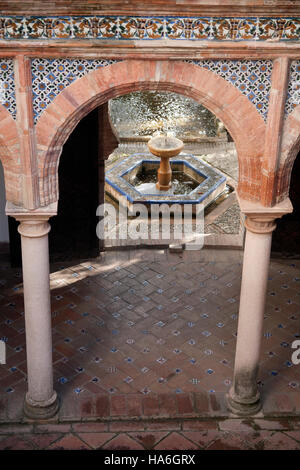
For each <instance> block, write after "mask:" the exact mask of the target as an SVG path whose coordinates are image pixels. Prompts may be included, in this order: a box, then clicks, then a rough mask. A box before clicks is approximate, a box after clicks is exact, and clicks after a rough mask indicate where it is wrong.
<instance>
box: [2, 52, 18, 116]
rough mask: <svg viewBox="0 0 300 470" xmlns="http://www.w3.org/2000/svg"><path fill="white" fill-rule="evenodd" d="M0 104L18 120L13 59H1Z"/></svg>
mask: <svg viewBox="0 0 300 470" xmlns="http://www.w3.org/2000/svg"><path fill="white" fill-rule="evenodd" d="M0 104H2V106H4V107H5V108H6V109H7V110H8V111H9V112H10V113H11V115H12V117H13V118H14V119H15V118H16V96H15V82H14V61H13V59H6V58H5V59H0Z"/></svg>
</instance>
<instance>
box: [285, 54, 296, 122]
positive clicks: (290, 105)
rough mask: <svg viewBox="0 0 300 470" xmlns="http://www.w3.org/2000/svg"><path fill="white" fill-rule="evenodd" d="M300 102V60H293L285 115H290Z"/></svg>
mask: <svg viewBox="0 0 300 470" xmlns="http://www.w3.org/2000/svg"><path fill="white" fill-rule="evenodd" d="M298 104H300V60H293V61H292V62H291V67H290V77H289V84H288V89H287V97H286V103H285V115H286V116H288V115H289V114H290V113H291V112H292V111H293V110H294V109H295V107H296V106H297V105H298Z"/></svg>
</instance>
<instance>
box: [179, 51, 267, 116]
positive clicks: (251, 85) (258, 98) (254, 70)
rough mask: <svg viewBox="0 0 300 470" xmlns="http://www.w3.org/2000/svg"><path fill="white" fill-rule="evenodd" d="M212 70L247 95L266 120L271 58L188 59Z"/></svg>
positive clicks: (189, 61)
mask: <svg viewBox="0 0 300 470" xmlns="http://www.w3.org/2000/svg"><path fill="white" fill-rule="evenodd" d="M186 62H188V63H191V64H195V65H198V66H199V67H203V68H205V69H208V70H210V71H211V72H213V73H216V74H217V75H220V76H221V77H222V78H224V79H225V80H227V81H228V82H229V83H231V84H232V85H234V86H235V87H237V88H238V90H239V91H240V92H241V93H243V95H245V96H247V98H248V99H249V100H250V101H251V103H253V104H254V106H255V107H256V109H257V111H258V112H259V113H260V114H261V115H262V117H263V118H264V120H266V119H267V114H268V106H269V94H270V89H271V74H272V66H273V65H272V61H271V60H210V59H209V60H187V61H186Z"/></svg>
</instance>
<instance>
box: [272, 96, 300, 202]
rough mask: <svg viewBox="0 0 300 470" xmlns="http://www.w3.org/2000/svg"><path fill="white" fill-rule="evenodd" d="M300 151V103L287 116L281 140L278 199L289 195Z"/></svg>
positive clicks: (278, 200)
mask: <svg viewBox="0 0 300 470" xmlns="http://www.w3.org/2000/svg"><path fill="white" fill-rule="evenodd" d="M299 151H300V105H298V106H296V108H295V109H294V111H293V112H292V113H291V114H289V116H288V117H287V118H286V120H285V122H284V126H283V133H282V140H281V154H280V162H279V168H278V178H277V190H276V201H277V202H280V201H283V200H284V199H285V198H287V197H288V196H289V189H290V182H291V174H292V170H293V165H294V162H295V159H296V157H297V155H298V153H299Z"/></svg>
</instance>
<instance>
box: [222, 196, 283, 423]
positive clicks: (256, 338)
mask: <svg viewBox="0 0 300 470" xmlns="http://www.w3.org/2000/svg"><path fill="white" fill-rule="evenodd" d="M239 203H240V207H241V210H242V212H243V213H244V214H245V215H246V216H247V218H246V221H245V227H246V240H245V248H244V262H243V274H242V285H241V297H240V308H239V321H238V333H237V345H236V355H235V367H234V380H233V386H232V388H231V389H230V391H229V393H228V395H227V405H228V408H229V409H230V410H231V411H232V412H233V413H235V414H238V415H253V414H255V413H257V412H258V411H259V410H260V408H261V401H260V395H259V391H258V388H257V374H258V368H259V359H260V346H261V338H262V330H263V317H264V309H265V297H266V289H267V279H268V271H269V260H270V250H271V242H272V232H273V230H274V229H275V228H276V223H275V220H276V219H277V218H279V217H282V216H283V215H284V214H286V213H288V212H292V206H291V203H290V201H289V200H286V201H283V203H280V204H278V205H276V206H274V207H264V206H262V205H261V204H258V203H253V202H249V201H243V200H241V199H239Z"/></svg>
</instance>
